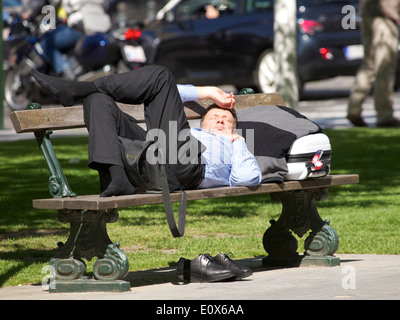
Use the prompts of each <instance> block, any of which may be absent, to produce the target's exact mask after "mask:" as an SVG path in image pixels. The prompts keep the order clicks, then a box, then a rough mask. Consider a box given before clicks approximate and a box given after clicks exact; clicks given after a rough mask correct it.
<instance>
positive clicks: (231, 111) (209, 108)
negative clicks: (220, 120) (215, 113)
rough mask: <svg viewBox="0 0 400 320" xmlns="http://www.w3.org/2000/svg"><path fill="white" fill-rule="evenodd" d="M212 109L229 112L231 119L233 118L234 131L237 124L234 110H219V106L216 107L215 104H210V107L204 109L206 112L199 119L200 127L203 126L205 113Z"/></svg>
mask: <svg viewBox="0 0 400 320" xmlns="http://www.w3.org/2000/svg"><path fill="white" fill-rule="evenodd" d="M212 109H222V110H226V111H229V112H230V113H231V115H232V117H233V121H234V128H235V129H236V127H237V122H238V118H237V113H236V110H235V109H225V108H221V107H220V106H218V105H216V104H215V103H214V104H212V105H210V106H209V107H208V108H207V109H206V112H204V114H203V115H202V116H201V119H200V127H201V126H202V124H203V120H204V118H205V116H206V115H207V113H208V112H209V111H211V110H212Z"/></svg>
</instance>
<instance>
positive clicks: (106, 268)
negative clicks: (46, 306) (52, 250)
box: [49, 209, 130, 292]
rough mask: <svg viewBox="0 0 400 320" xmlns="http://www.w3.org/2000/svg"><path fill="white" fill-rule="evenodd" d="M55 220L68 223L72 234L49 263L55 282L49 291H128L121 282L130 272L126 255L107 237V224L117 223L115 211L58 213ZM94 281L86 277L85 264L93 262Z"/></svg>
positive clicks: (59, 244)
mask: <svg viewBox="0 0 400 320" xmlns="http://www.w3.org/2000/svg"><path fill="white" fill-rule="evenodd" d="M58 219H59V220H60V221H61V222H63V223H68V222H69V223H70V225H71V232H70V235H69V237H68V239H67V241H66V242H65V243H61V242H59V243H58V244H57V245H58V247H59V248H58V251H57V253H56V255H55V256H54V257H53V258H52V259H51V260H50V265H51V266H52V267H53V276H54V278H55V281H54V283H53V284H52V285H50V286H49V287H50V292H76V291H85V292H87V291H129V290H130V284H129V282H126V281H122V279H124V278H125V276H126V275H127V274H128V271H129V262H128V258H127V257H126V255H125V253H124V252H123V251H122V250H121V249H119V243H115V244H113V243H112V242H111V240H110V238H109V237H108V235H107V228H106V225H107V223H112V222H116V221H117V219H118V211H117V210H116V209H114V210H110V211H85V210H84V211H81V210H60V211H59V212H58ZM94 257H98V260H96V261H95V262H94V264H93V275H94V278H95V280H94V279H88V278H87V277H85V272H86V264H85V263H84V261H83V260H82V259H83V258H84V259H87V260H89V261H90V260H92V258H94Z"/></svg>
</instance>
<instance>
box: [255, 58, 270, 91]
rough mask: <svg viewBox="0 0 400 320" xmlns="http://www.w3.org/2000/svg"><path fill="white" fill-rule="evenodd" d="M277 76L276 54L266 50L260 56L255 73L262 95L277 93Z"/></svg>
mask: <svg viewBox="0 0 400 320" xmlns="http://www.w3.org/2000/svg"><path fill="white" fill-rule="evenodd" d="M275 74H276V64H275V58H274V52H273V51H272V50H266V51H264V52H262V53H261V55H260V56H259V58H258V61H257V64H256V68H255V70H254V73H253V79H254V83H255V85H256V89H257V91H258V92H262V93H271V92H276V86H275Z"/></svg>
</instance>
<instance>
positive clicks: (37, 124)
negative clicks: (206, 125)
mask: <svg viewBox="0 0 400 320" xmlns="http://www.w3.org/2000/svg"><path fill="white" fill-rule="evenodd" d="M235 99H236V104H235V109H236V110H242V109H247V108H251V107H254V106H259V105H277V106H285V102H284V101H283V99H282V96H281V95H280V94H279V93H265V94H248V95H238V96H235ZM212 103H213V102H212V101H209V100H202V101H192V102H187V103H185V105H184V107H185V113H186V116H187V118H188V119H189V120H193V119H200V118H201V115H202V114H203V113H204V110H205V108H207V107H208V106H209V105H211V104H212ZM118 105H119V107H120V108H121V110H123V111H124V112H126V113H128V114H130V115H131V116H132V117H134V118H135V119H136V120H137V121H138V122H139V123H143V122H144V113H143V105H127V104H121V103H119V104H118ZM10 119H11V122H12V124H13V126H14V129H15V132H16V133H25V132H36V131H43V130H61V129H71V128H82V127H85V124H84V121H83V107H82V106H77V107H68V108H63V107H55V108H43V109H34V110H20V111H14V112H12V113H11V114H10Z"/></svg>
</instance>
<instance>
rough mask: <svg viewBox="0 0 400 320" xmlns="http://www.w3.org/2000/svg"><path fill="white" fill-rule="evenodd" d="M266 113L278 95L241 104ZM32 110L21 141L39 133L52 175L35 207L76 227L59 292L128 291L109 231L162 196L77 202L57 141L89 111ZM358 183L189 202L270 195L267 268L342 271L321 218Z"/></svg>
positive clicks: (193, 108) (63, 252)
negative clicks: (334, 197) (301, 244)
mask: <svg viewBox="0 0 400 320" xmlns="http://www.w3.org/2000/svg"><path fill="white" fill-rule="evenodd" d="M210 103H212V102H211V101H198V102H189V103H185V112H186V115H187V118H188V119H189V120H193V119H199V118H200V117H201V115H202V114H203V112H204V110H205V108H206V107H207V106H208V105H209V104H210ZM258 105H266V106H267V105H277V106H284V105H285V104H284V101H283V99H282V97H281V96H280V95H279V94H277V93H273V94H250V95H241V96H237V97H236V105H235V109H237V110H240V109H246V108H250V107H253V106H258ZM120 108H121V109H122V110H123V111H125V112H127V113H129V114H130V115H132V116H133V117H134V118H136V119H137V120H138V122H144V116H143V106H132V105H123V104H120ZM27 109H28V110H21V111H15V112H13V113H11V115H10V118H11V121H12V123H13V125H14V128H15V131H16V132H17V133H26V132H33V133H34V134H35V136H36V139H37V141H38V144H39V146H40V149H41V150H42V152H43V155H44V157H45V159H46V162H47V165H48V169H49V172H50V179H49V191H50V194H51V195H52V197H51V198H49V199H36V200H33V207H34V208H37V209H51V210H57V212H58V219H59V220H60V221H61V222H63V223H70V235H69V238H68V239H67V241H66V242H65V243H64V244H63V243H59V244H58V247H59V248H58V251H57V252H56V254H55V256H54V257H53V258H52V259H51V261H50V265H51V266H52V267H53V268H54V270H53V272H54V275H55V279H56V280H55V282H56V285H55V286H53V288H52V286H50V291H51V292H60V291H110V290H112V291H126V290H129V288H130V284H129V282H126V281H124V280H123V279H124V277H125V276H126V275H127V273H128V271H129V262H128V259H127V257H126V255H125V253H124V252H123V251H122V250H121V249H120V248H119V244H118V243H113V242H112V241H111V240H110V238H109V236H108V234H107V227H106V225H107V223H112V222H116V221H117V219H118V209H119V208H126V207H135V206H140V205H148V204H161V203H162V195H161V194H133V195H128V196H118V197H107V198H102V197H99V195H76V194H75V193H74V192H73V191H72V190H71V188H70V186H69V185H68V183H67V179H66V177H65V175H64V173H63V170H62V168H61V165H60V163H59V161H58V159H57V157H56V155H55V152H54V150H53V146H52V143H51V141H50V135H51V133H52V130H60V129H73V128H81V127H84V126H85V125H84V122H83V108H82V106H77V107H69V108H63V107H55V108H43V109H42V108H40V105H38V104H31V105H30V106H28V108H27ZM358 181H359V177H358V175H330V176H326V177H323V178H317V179H311V180H304V181H287V182H283V183H265V184H261V185H258V186H254V187H221V188H212V189H199V190H187V191H186V194H187V200H198V199H208V198H220V197H232V196H245V195H249V194H261V193H270V194H271V198H272V199H273V200H274V201H281V202H282V206H283V208H282V213H281V216H280V218H279V219H278V220H277V221H274V220H271V221H270V223H271V225H270V226H269V228H268V229H267V230H266V231H265V234H264V237H263V245H264V248H265V250H266V252H267V253H268V255H267V257H266V258H265V259H264V263H265V264H266V265H267V266H281V267H290V266H300V265H302V266H303V265H320V266H336V265H339V264H340V260H339V258H337V257H335V256H334V253H335V252H336V250H337V249H338V244H339V240H338V236H337V234H336V232H335V230H334V229H333V228H332V227H331V226H330V225H329V221H328V220H327V221H323V220H322V219H321V217H320V216H319V213H318V210H317V202H318V201H321V200H325V199H326V197H327V193H328V188H329V187H331V186H338V185H345V184H353V183H358ZM171 199H172V201H179V200H180V199H181V193H180V192H174V193H171ZM309 230H311V232H310V234H309V236H308V238H307V239H306V240H305V253H304V254H298V253H297V240H296V238H295V237H294V236H293V235H292V232H291V231H293V232H294V233H295V234H297V235H298V236H299V237H302V236H303V235H305V234H306V233H307V232H308V231H309ZM94 257H97V258H98V259H97V260H96V261H95V262H94V265H93V274H94V279H90V280H88V279H86V277H84V274H85V272H86V266H85V264H84V262H83V261H82V258H85V259H88V260H91V259H92V258H94Z"/></svg>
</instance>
